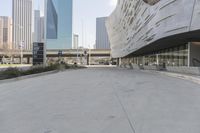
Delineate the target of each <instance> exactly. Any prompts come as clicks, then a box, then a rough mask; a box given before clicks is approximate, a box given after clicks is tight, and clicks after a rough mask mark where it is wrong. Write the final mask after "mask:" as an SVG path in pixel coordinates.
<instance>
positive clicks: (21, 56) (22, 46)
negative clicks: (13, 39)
mask: <svg viewBox="0 0 200 133" xmlns="http://www.w3.org/2000/svg"><path fill="white" fill-rule="evenodd" d="M19 47H20V58H21V61H20V63H21V65H22V64H23V48H24V41H21V42H20V45H19Z"/></svg>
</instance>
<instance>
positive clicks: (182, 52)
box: [122, 44, 189, 66]
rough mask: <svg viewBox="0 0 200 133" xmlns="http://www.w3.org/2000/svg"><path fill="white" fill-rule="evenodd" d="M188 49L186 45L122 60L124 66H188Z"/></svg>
mask: <svg viewBox="0 0 200 133" xmlns="http://www.w3.org/2000/svg"><path fill="white" fill-rule="evenodd" d="M188 60H189V48H188V44H184V45H180V46H176V47H172V48H168V49H163V50H160V51H157V52H154V53H151V54H146V55H143V56H137V57H132V58H124V59H122V62H123V63H124V64H131V63H133V64H137V65H143V66H158V65H160V66H163V65H165V66H188V63H189V62H188Z"/></svg>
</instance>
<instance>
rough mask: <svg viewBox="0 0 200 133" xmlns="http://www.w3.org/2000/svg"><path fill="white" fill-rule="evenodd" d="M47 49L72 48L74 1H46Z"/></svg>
mask: <svg viewBox="0 0 200 133" xmlns="http://www.w3.org/2000/svg"><path fill="white" fill-rule="evenodd" d="M45 10H46V21H45V25H46V47H47V49H59V50H62V49H71V48H72V14H73V0H46V9H45Z"/></svg>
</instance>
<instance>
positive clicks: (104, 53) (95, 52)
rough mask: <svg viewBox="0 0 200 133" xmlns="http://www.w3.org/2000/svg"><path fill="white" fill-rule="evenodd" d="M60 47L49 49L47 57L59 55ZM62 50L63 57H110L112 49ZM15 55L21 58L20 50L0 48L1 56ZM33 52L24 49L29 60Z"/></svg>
mask: <svg viewBox="0 0 200 133" xmlns="http://www.w3.org/2000/svg"><path fill="white" fill-rule="evenodd" d="M59 51H60V50H59V49H53V50H47V51H46V55H47V58H50V57H58V53H59ZM61 51H62V57H77V56H79V57H83V56H88V58H89V57H110V56H111V50H108V49H90V50H89V49H78V50H77V49H64V50H61ZM3 56H4V57H8V56H9V57H11V56H12V57H13V58H20V50H10V51H3V50H0V58H2V57H3ZM32 56H33V53H32V51H31V50H30V51H23V57H24V58H27V60H28V62H29V61H30V58H32Z"/></svg>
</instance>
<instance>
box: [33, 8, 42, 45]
mask: <svg viewBox="0 0 200 133" xmlns="http://www.w3.org/2000/svg"><path fill="white" fill-rule="evenodd" d="M40 30H41V22H40V10H35V11H34V39H33V41H34V42H41V32H40Z"/></svg>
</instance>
